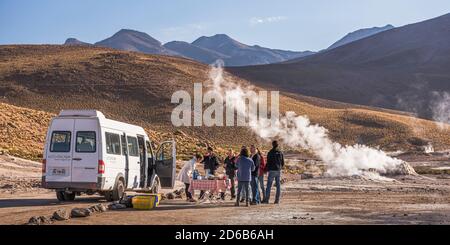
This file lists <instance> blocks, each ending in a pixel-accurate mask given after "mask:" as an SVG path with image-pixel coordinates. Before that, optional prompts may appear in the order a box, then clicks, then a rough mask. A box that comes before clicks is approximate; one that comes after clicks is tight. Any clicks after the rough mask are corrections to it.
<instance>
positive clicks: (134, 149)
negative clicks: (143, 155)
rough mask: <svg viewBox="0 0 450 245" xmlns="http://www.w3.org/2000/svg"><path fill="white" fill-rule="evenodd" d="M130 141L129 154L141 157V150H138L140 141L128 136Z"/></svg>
mask: <svg viewBox="0 0 450 245" xmlns="http://www.w3.org/2000/svg"><path fill="white" fill-rule="evenodd" d="M127 140H128V154H129V155H130V156H134V157H138V156H139V149H138V141H137V138H135V137H131V136H127Z"/></svg>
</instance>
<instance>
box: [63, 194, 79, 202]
mask: <svg viewBox="0 0 450 245" xmlns="http://www.w3.org/2000/svg"><path fill="white" fill-rule="evenodd" d="M75 196H76V195H75V192H72V193H68V192H64V200H66V201H73V200H75Z"/></svg>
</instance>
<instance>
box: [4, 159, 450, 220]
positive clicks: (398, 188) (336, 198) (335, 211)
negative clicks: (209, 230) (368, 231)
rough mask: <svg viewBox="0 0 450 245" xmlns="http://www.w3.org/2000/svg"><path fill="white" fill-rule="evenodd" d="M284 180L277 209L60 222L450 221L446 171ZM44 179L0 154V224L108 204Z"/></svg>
mask: <svg viewBox="0 0 450 245" xmlns="http://www.w3.org/2000/svg"><path fill="white" fill-rule="evenodd" d="M446 163H448V161H446ZM433 166H434V165H433ZM284 176H285V178H286V179H288V182H286V183H284V184H283V185H282V191H283V195H282V202H281V204H280V205H274V204H268V205H259V206H251V207H234V206H233V202H232V201H230V200H228V199H227V201H225V202H223V203H205V204H192V203H187V202H186V201H184V200H181V199H176V200H163V201H162V202H161V205H160V206H159V207H158V208H156V209H154V210H150V211H138V210H133V209H125V210H117V211H108V212H106V213H97V214H94V215H93V216H90V217H87V218H77V219H75V218H74V219H71V220H69V221H64V222H56V223H55V224H58V225H66V224H450V175H448V174H440V175H421V176H398V177H395V179H394V180H388V179H383V178H380V179H379V178H375V179H371V178H370V176H362V177H361V176H359V177H347V178H312V179H299V175H287V174H285V175H284ZM39 178H40V168H39V164H37V163H34V162H29V161H26V160H25V161H24V160H21V159H15V158H14V159H11V158H10V157H5V156H1V157H0V224H24V223H26V222H27V221H28V220H29V218H30V217H32V216H38V215H46V216H47V215H51V214H52V213H53V212H54V211H56V210H57V209H59V208H66V209H67V210H70V209H71V208H74V207H89V206H91V205H92V204H96V203H106V201H105V200H104V199H103V198H102V197H100V196H95V195H94V196H86V195H85V196H81V197H77V199H76V200H75V201H74V202H65V203H61V202H58V201H57V200H56V197H55V193H54V192H52V191H48V190H44V189H41V188H39V187H38V186H39Z"/></svg>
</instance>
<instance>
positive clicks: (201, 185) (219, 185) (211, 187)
mask: <svg viewBox="0 0 450 245" xmlns="http://www.w3.org/2000/svg"><path fill="white" fill-rule="evenodd" d="M230 187H231V183H230V181H229V180H191V184H190V186H189V191H190V192H192V191H194V190H200V191H210V192H211V193H220V192H225V191H226V190H228V189H230Z"/></svg>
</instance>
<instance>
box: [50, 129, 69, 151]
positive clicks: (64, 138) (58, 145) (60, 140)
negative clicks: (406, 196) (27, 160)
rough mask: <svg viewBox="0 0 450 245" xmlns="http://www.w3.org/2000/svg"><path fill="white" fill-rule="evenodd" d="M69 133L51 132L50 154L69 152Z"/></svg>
mask: <svg viewBox="0 0 450 245" xmlns="http://www.w3.org/2000/svg"><path fill="white" fill-rule="evenodd" d="M70 137H71V132H69V131H53V132H52V139H51V144H50V152H70Z"/></svg>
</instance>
